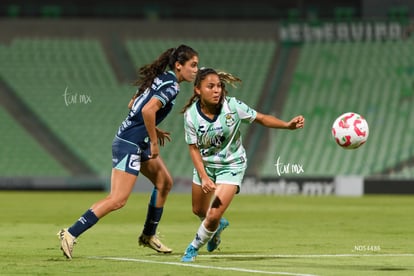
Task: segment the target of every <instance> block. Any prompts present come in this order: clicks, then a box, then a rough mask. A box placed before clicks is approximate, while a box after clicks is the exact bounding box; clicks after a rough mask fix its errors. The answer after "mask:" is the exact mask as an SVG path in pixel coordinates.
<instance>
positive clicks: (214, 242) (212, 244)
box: [207, 218, 229, 252]
mask: <svg viewBox="0 0 414 276" xmlns="http://www.w3.org/2000/svg"><path fill="white" fill-rule="evenodd" d="M227 226H229V222H228V220H227V219H225V218H221V219H220V224H219V228H218V229H217V231H216V233H215V234H214V235H213V237H211V239H210V240H209V241H208V243H207V251H208V252H213V251H214V250H216V249H217V247H218V246H219V244H220V242H221V238H220V234H221V232H223V230H224V229H226V227H227Z"/></svg>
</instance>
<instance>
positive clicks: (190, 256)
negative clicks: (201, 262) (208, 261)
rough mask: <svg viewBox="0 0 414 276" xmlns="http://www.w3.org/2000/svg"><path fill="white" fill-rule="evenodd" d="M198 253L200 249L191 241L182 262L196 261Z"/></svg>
mask: <svg viewBox="0 0 414 276" xmlns="http://www.w3.org/2000/svg"><path fill="white" fill-rule="evenodd" d="M197 255H198V249H197V248H195V247H194V246H193V245H192V244H191V243H190V245H189V246H188V247H187V249H186V250H185V252H184V256H183V257H182V258H181V261H182V262H185V263H190V262H194V261H195V257H196V256H197Z"/></svg>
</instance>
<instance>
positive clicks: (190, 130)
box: [184, 110, 197, 145]
mask: <svg viewBox="0 0 414 276" xmlns="http://www.w3.org/2000/svg"><path fill="white" fill-rule="evenodd" d="M184 133H185V134H184V135H185V142H186V143H187V144H188V145H192V144H197V133H196V127H195V125H194V121H193V118H192V116H191V112H190V110H187V111H186V112H185V113H184Z"/></svg>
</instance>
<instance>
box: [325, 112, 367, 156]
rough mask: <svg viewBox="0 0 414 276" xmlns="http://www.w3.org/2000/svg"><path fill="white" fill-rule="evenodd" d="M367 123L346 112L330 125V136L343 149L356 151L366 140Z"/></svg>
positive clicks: (358, 116) (354, 114) (355, 114)
mask: <svg viewBox="0 0 414 276" xmlns="http://www.w3.org/2000/svg"><path fill="white" fill-rule="evenodd" d="M368 134H369V128H368V123H367V121H366V120H365V119H364V117H362V116H361V115H359V114H357V113H355V112H347V113H344V114H342V115H341V116H339V117H338V118H337V119H336V120H335V122H334V123H333V125H332V136H333V138H334V139H335V141H336V143H337V144H338V145H339V146H341V147H342V148H344V149H356V148H359V147H360V146H362V145H363V144H364V143H365V142H366V141H367V139H368Z"/></svg>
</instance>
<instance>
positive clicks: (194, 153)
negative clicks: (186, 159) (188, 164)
mask: <svg viewBox="0 0 414 276" xmlns="http://www.w3.org/2000/svg"><path fill="white" fill-rule="evenodd" d="M188 146H189V149H190V156H191V159H192V160H193V164H194V168H195V169H196V171H197V173H198V176H199V177H200V179H201V189H202V190H203V192H205V193H209V192H211V191H214V190H215V189H216V184H215V183H214V182H213V181H212V180H211V179H210V177H208V175H207V172H206V169H205V168H204V162H203V159H202V157H201V154H200V151H199V149H198V147H197V146H196V145H195V144H190V145H188Z"/></svg>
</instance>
